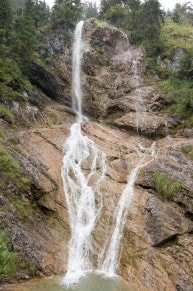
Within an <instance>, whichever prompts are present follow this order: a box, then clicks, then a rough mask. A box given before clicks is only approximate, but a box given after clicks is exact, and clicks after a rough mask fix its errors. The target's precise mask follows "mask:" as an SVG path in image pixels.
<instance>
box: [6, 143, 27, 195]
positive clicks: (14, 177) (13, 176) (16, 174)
mask: <svg viewBox="0 0 193 291" xmlns="http://www.w3.org/2000/svg"><path fill="white" fill-rule="evenodd" d="M0 177H1V182H0V187H4V188H5V187H6V188H5V189H6V190H8V184H11V185H13V186H14V187H15V188H16V189H17V191H27V190H28V189H29V186H30V180H29V178H28V177H27V176H26V175H24V173H23V172H22V170H21V168H20V166H19V164H18V163H17V161H16V160H14V159H13V158H12V157H11V156H10V155H9V154H8V152H7V151H6V150H5V149H4V148H3V147H0Z"/></svg>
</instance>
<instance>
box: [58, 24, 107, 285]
mask: <svg viewBox="0 0 193 291" xmlns="http://www.w3.org/2000/svg"><path fill="white" fill-rule="evenodd" d="M82 27H83V21H81V22H79V23H78V24H77V27H76V31H75V40H74V48H73V108H74V109H75V110H77V114H78V120H77V122H76V123H74V124H73V125H72V127H71V130H70V131H71V133H70V136H69V138H68V139H67V141H66V143H65V145H64V152H65V155H64V158H63V166H62V171H61V175H62V179H63V185H64V193H65V198H66V204H67V207H68V214H69V223H70V228H71V239H70V243H69V258H68V270H67V274H66V276H65V277H64V279H63V281H62V283H64V284H66V285H70V284H73V283H76V282H78V281H79V279H80V278H81V277H83V276H84V275H85V273H86V272H88V271H92V269H93V266H92V261H91V259H90V257H91V256H92V245H91V234H92V231H93V230H94V227H95V224H96V219H97V216H98V214H99V212H100V210H101V207H102V197H101V193H100V182H101V181H102V179H103V177H104V176H105V173H106V156H105V154H104V153H103V152H102V151H100V150H99V149H98V148H97V146H96V145H95V143H94V142H93V141H91V140H90V139H89V138H88V137H86V136H84V135H82V133H81V122H82V120H83V116H82V106H81V100H82V96H81V95H82V94H81V81H80V73H81V58H82V51H83V43H82V39H81V34H82ZM91 185H92V186H91Z"/></svg>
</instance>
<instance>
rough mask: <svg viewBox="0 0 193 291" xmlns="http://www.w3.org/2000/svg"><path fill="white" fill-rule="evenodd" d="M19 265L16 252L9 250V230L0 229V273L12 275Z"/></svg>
mask: <svg viewBox="0 0 193 291" xmlns="http://www.w3.org/2000/svg"><path fill="white" fill-rule="evenodd" d="M19 265H20V260H19V257H18V254H17V253H16V252H13V251H10V250H9V232H8V231H7V230H0V274H5V275H9V276H10V275H12V274H13V273H14V272H15V271H16V270H17V269H18V268H19Z"/></svg>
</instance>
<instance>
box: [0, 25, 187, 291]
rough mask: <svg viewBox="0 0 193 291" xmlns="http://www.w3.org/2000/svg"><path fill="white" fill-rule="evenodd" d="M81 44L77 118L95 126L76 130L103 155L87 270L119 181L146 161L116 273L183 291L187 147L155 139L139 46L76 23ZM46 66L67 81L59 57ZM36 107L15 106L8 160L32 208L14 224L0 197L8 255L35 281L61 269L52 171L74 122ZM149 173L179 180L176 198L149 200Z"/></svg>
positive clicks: (59, 200)
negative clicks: (25, 184) (30, 267)
mask: <svg viewBox="0 0 193 291" xmlns="http://www.w3.org/2000/svg"><path fill="white" fill-rule="evenodd" d="M84 39H85V53H84V63H83V70H84V73H83V76H82V80H83V90H84V110H85V112H86V113H88V114H89V115H91V116H94V117H95V118H97V119H98V121H96V122H94V121H92V122H91V121H88V122H85V123H83V124H82V132H83V134H85V135H87V136H88V137H89V138H90V139H91V140H93V141H94V142H95V143H96V144H97V146H98V147H99V149H101V150H103V151H104V152H105V153H106V155H107V177H106V179H105V180H104V182H103V183H102V186H101V190H102V194H103V209H102V211H101V215H100V217H99V219H98V222H97V225H96V229H95V231H94V233H93V241H92V242H93V251H94V254H93V257H94V261H95V266H96V265H97V257H98V254H100V252H101V249H102V247H103V246H104V243H105V241H106V240H107V239H108V237H109V235H110V234H111V232H112V230H113V225H112V221H113V212H114V209H115V207H116V205H117V203H118V200H119V197H120V194H121V193H122V191H123V189H124V188H125V187H126V183H127V178H128V175H129V174H130V173H131V171H132V169H133V168H134V167H135V166H136V164H137V163H138V162H139V160H140V158H141V157H145V159H146V161H147V162H149V163H148V164H147V166H146V167H143V168H142V169H141V170H140V172H139V174H138V178H137V181H136V186H135V193H134V202H133V204H132V207H131V208H130V211H129V214H128V217H127V221H126V225H125V228H124V235H123V239H122V244H121V255H120V267H119V271H118V273H119V274H120V275H121V276H122V277H123V278H124V279H125V280H128V281H133V282H134V283H136V284H138V285H139V286H140V285H142V286H145V287H146V288H147V290H160V291H161V290H184V291H187V290H193V289H192V288H193V287H192V285H193V207H192V204H193V194H192V189H193V182H192V173H193V162H192V161H191V160H189V159H188V158H187V157H186V156H184V155H183V154H182V151H181V149H182V147H184V146H185V145H191V146H193V141H192V140H191V139H190V138H188V137H183V136H179V135H178V137H173V138H171V137H169V136H168V137H165V136H166V134H167V131H168V127H167V126H171V124H170V121H169V120H168V118H167V116H166V115H165V114H164V113H162V112H161V108H162V106H163V99H162V95H161V93H160V92H159V90H158V89H157V88H156V87H154V86H152V84H151V83H152V79H151V78H150V76H149V77H148V74H146V77H144V73H145V71H144V68H143V67H142V65H141V60H142V58H143V53H142V50H141V49H140V48H133V47H129V46H128V40H127V38H126V36H125V35H124V34H123V33H121V32H120V31H118V30H117V29H115V28H113V27H111V26H109V25H107V24H103V23H101V24H100V25H98V26H97V25H96V23H95V22H94V20H90V21H87V22H86V23H85V26H84ZM54 62H55V66H56V64H58V66H56V67H57V68H58V69H57V70H58V71H57V74H58V75H60V77H61V78H64V79H66V80H67V79H68V77H67V72H69V59H68V61H67V63H65V58H62V56H60V55H56V56H55V59H54ZM134 63H135V64H137V66H138V67H140V70H139V71H140V74H139V72H136V71H135V70H137V68H136V67H135V68H133V66H134V65H133V64H134ZM134 69H135V70H134ZM138 69H139V68H138ZM70 78H71V77H69V79H68V80H69V82H67V83H69V84H70ZM136 78H137V79H136ZM67 90H68V92H70V85H69V87H68V86H67ZM29 101H30V100H29ZM33 102H34V101H33ZM36 106H37V108H38V109H39V112H38V113H37V115H36V116H34V118H33V119H30V118H29V116H28V115H27V114H26V111H25V110H24V109H25V108H23V111H22V117H23V118H24V119H25V120H26V122H28V125H29V129H28V130H20V131H19V132H18V133H17V136H18V139H19V141H20V143H19V151H17V152H16V153H15V157H16V158H17V159H18V160H19V161H20V164H21V165H22V166H23V168H24V169H25V171H27V172H28V173H29V175H30V176H31V177H32V185H33V188H32V189H31V192H30V193H28V194H29V195H30V199H31V201H35V202H36V204H37V207H36V208H35V209H34V212H33V215H32V216H30V217H29V218H27V219H26V220H25V221H24V220H22V219H21V218H20V217H19V216H18V214H17V212H16V211H15V210H14V209H12V210H10V211H7V212H5V211H1V204H2V205H5V204H6V199H5V197H3V196H2V198H1V197H0V218H1V219H0V226H1V227H8V228H10V231H11V245H12V247H13V249H14V250H15V251H18V252H19V253H20V254H21V255H22V257H23V258H27V259H28V260H29V261H31V262H32V263H33V264H34V265H35V266H36V268H37V270H38V271H39V273H41V274H43V275H51V274H61V273H64V272H65V270H66V266H67V256H68V241H69V238H70V230H69V225H68V214H67V209H66V204H65V200H64V195H63V185H62V179H61V174H60V169H61V163H62V156H63V143H64V142H65V140H66V138H67V136H68V134H69V128H70V126H71V124H72V123H73V122H74V115H73V114H72V112H71V111H70V110H69V109H68V108H66V107H65V106H63V105H61V104H60V105H59V104H57V103H56V102H53V101H50V100H49V99H46V103H44V104H43V105H41V108H40V106H39V105H38V103H37V104H36ZM99 121H100V122H99ZM140 134H141V135H140ZM152 137H153V138H155V137H156V138H157V140H156V145H155V152H156V153H155V155H154V157H152V156H151V153H150V150H149V148H150V146H151V144H152V142H153V140H152ZM139 144H140V145H141V147H140V146H139ZM155 172H161V173H165V174H166V175H167V177H168V178H170V179H171V178H172V179H175V180H180V181H182V182H183V184H182V189H181V190H180V193H174V194H173V195H172V196H171V197H170V199H169V200H166V199H165V198H164V197H163V196H162V195H161V194H159V193H157V192H156V190H155V181H154V179H153V174H154V173H155ZM64 187H65V186H64Z"/></svg>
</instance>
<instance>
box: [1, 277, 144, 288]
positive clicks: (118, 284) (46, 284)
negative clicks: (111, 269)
mask: <svg viewBox="0 0 193 291" xmlns="http://www.w3.org/2000/svg"><path fill="white" fill-rule="evenodd" d="M60 282H61V278H58V277H50V278H43V279H33V280H29V281H27V282H24V283H18V284H10V285H6V286H4V289H3V290H5V291H142V290H145V289H143V288H140V287H137V286H136V285H135V284H133V283H128V282H126V281H124V280H122V279H121V278H120V277H115V278H108V277H104V276H101V275H98V274H94V273H93V274H89V275H87V276H86V277H84V278H82V279H81V280H80V281H79V283H78V284H76V285H73V286H71V287H67V286H64V285H61V283H60Z"/></svg>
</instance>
